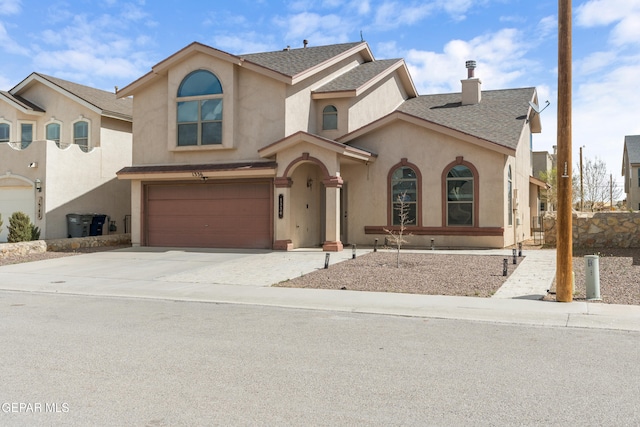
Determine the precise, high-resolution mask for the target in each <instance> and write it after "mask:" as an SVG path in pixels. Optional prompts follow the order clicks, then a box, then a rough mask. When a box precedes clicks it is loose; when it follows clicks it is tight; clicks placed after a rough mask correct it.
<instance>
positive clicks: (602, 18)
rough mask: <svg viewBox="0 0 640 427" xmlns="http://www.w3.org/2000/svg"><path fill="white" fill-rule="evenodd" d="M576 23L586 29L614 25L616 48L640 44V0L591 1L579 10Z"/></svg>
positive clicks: (611, 38) (612, 32)
mask: <svg viewBox="0 0 640 427" xmlns="http://www.w3.org/2000/svg"><path fill="white" fill-rule="evenodd" d="M576 21H577V24H578V25H579V26H583V27H586V28H592V27H600V26H609V25H613V26H614V28H613V30H612V31H611V34H610V41H611V43H613V44H614V45H616V46H622V45H628V44H638V43H640V0H606V1H604V0H591V1H588V2H586V3H584V4H583V5H581V6H580V7H579V8H578V9H577V13H576Z"/></svg>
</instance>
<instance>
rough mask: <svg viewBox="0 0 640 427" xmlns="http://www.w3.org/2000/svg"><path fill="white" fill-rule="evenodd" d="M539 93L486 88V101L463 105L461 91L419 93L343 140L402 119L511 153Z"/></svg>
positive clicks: (516, 144) (484, 92)
mask: <svg viewBox="0 0 640 427" xmlns="http://www.w3.org/2000/svg"><path fill="white" fill-rule="evenodd" d="M535 96H536V90H535V88H533V87H530V88H521V89H504V90H488V91H482V100H481V101H480V102H479V103H477V104H472V105H462V102H461V99H462V94H461V93H460V92H458V93H447V94H440V95H423V96H418V97H416V98H412V99H408V100H406V101H405V102H403V103H402V104H401V105H400V106H399V107H398V108H397V109H396V111H394V112H393V113H391V114H389V115H387V116H385V117H383V118H381V119H379V120H377V121H376V122H373V123H371V124H369V125H366V126H364V127H362V128H360V129H358V130H355V131H354V132H351V133H349V134H347V135H345V136H343V137H342V138H340V139H339V140H340V141H341V142H346V141H349V140H352V139H354V138H357V137H358V136H360V135H362V134H364V133H368V132H369V131H371V130H374V129H376V128H378V127H380V126H382V125H384V124H386V123H388V122H389V121H390V120H396V119H402V120H407V121H411V122H414V123H416V124H421V125H423V126H425V127H431V128H436V129H437V130H439V131H447V132H451V131H452V132H453V133H455V134H456V135H457V136H458V137H460V138H469V139H470V140H474V141H476V142H479V143H481V144H482V145H486V146H487V147H492V146H493V147H494V149H497V150H498V151H502V152H505V153H510V152H513V151H515V150H516V148H517V146H518V142H519V141H520V136H521V135H522V131H523V129H524V127H525V124H526V123H527V119H528V118H529V113H530V108H531V107H530V106H529V103H528V101H532V100H534V98H535ZM487 143H488V144H487Z"/></svg>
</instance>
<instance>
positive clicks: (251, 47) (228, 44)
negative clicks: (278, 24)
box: [212, 32, 284, 55]
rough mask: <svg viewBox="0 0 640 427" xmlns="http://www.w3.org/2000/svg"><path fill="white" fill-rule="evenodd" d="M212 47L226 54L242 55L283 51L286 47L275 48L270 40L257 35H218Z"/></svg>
mask: <svg viewBox="0 0 640 427" xmlns="http://www.w3.org/2000/svg"><path fill="white" fill-rule="evenodd" d="M212 46H213V47H215V48H216V49H222V50H224V51H226V52H229V53H232V54H235V55H240V54H243V53H256V52H268V51H271V50H277V49H278V48H280V49H283V48H284V46H278V47H274V44H273V42H271V41H269V38H265V37H264V36H263V35H261V34H256V33H253V32H251V33H242V34H238V33H234V34H233V35H228V34H226V35H217V36H215V37H213V43H212Z"/></svg>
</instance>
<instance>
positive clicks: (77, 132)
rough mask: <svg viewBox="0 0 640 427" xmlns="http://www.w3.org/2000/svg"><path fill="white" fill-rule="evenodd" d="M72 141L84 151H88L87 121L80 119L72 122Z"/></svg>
mask: <svg viewBox="0 0 640 427" xmlns="http://www.w3.org/2000/svg"><path fill="white" fill-rule="evenodd" d="M73 143H74V144H78V145H79V146H80V149H81V150H82V151H84V152H85V153H86V152H87V151H89V122H85V121H84V120H81V121H79V122H75V123H74V124H73Z"/></svg>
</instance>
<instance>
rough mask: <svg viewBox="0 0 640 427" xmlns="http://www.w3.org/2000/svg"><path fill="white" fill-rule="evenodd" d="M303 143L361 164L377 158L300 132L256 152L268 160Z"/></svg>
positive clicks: (367, 152)
mask: <svg viewBox="0 0 640 427" xmlns="http://www.w3.org/2000/svg"><path fill="white" fill-rule="evenodd" d="M303 142H306V143H309V144H311V145H315V146H317V147H319V148H321V149H323V150H328V151H332V152H334V153H336V154H338V155H340V156H343V157H345V158H348V159H351V160H356V161H359V162H363V163H371V162H374V161H375V159H376V158H377V154H375V153H371V152H369V151H366V150H363V149H361V148H356V147H352V146H350V145H346V144H342V143H339V142H336V141H334V140H331V139H327V138H323V137H321V136H318V135H313V134H310V133H308V132H302V131H299V132H296V133H294V134H293V135H290V136H288V137H286V138H283V139H281V140H279V141H276V142H274V143H272V144H269V145H267V146H265V147H262V148H261V149H259V150H258V154H259V155H260V157H264V158H269V157H272V156H275V155H276V154H278V152H280V151H283V150H285V149H287V148H290V147H293V146H295V145H297V144H300V143H303Z"/></svg>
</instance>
